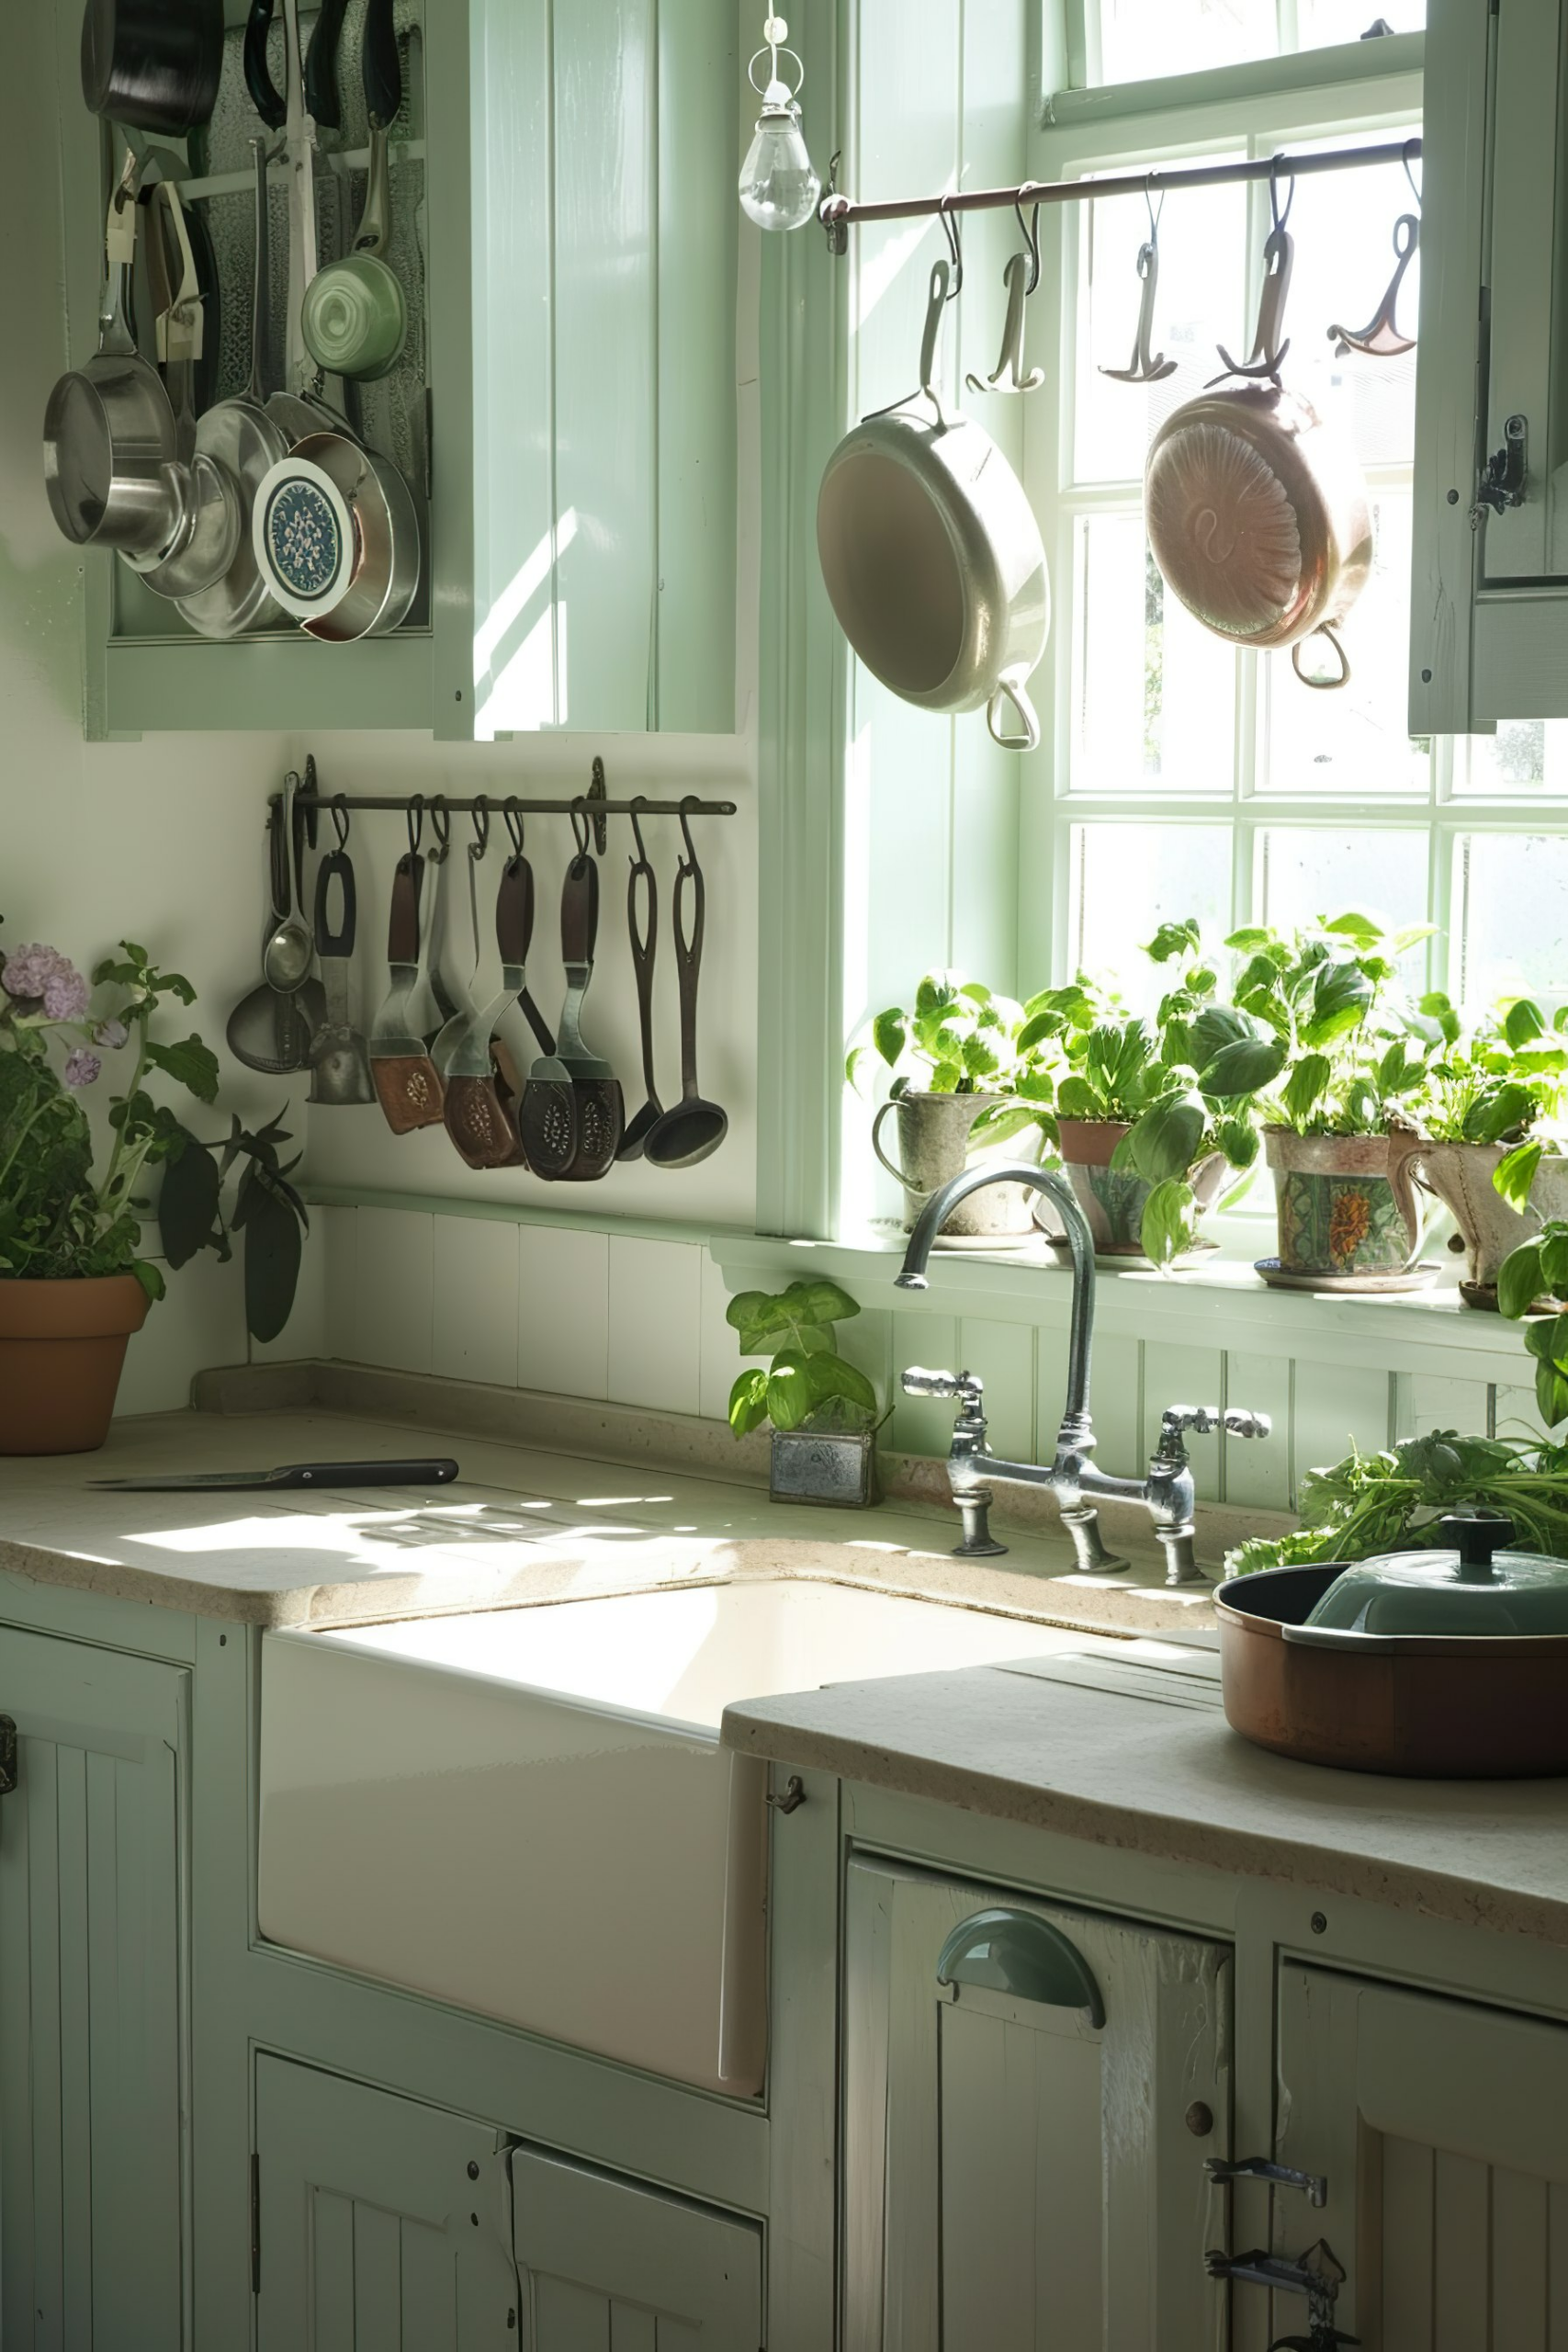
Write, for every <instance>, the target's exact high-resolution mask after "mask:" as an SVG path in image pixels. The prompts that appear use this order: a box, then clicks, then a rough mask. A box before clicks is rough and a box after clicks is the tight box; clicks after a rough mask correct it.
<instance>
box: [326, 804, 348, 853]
mask: <svg viewBox="0 0 1568 2352" xmlns="http://www.w3.org/2000/svg"><path fill="white" fill-rule="evenodd" d="M328 806H329V807H330V808H331V809H332V816H333V832H334V833H336V835H337V845H338V847H339V849H346V848H347V847H348V800H347V797H346V795H344V793H341V792H334V793H333V797H332V799H331V801H330V802H329V804H328Z"/></svg>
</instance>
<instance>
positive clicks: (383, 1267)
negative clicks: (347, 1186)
mask: <svg viewBox="0 0 1568 2352" xmlns="http://www.w3.org/2000/svg"><path fill="white" fill-rule="evenodd" d="M434 1303H435V1219H434V1217H433V1216H430V1215H429V1214H428V1213H427V1212H426V1211H424V1210H423V1209H359V1210H356V1211H355V1317H354V1319H355V1346H356V1348H357V1349H358V1351H359V1361H360V1363H378V1364H390V1365H392V1366H393V1367H394V1368H395V1369H396V1370H397V1371H399V1372H428V1371H429V1370H430V1368H431V1349H432V1345H433V1336H434Z"/></svg>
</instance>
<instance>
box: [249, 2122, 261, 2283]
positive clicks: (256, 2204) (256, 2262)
mask: <svg viewBox="0 0 1568 2352" xmlns="http://www.w3.org/2000/svg"><path fill="white" fill-rule="evenodd" d="M251 2292H252V2294H253V2295H259V2294H260V2293H261V2158H260V2156H258V2155H253V2156H252V2158H251Z"/></svg>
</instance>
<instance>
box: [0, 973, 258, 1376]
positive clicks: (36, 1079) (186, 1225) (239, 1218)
mask: <svg viewBox="0 0 1568 2352" xmlns="http://www.w3.org/2000/svg"><path fill="white" fill-rule="evenodd" d="M106 999H107V1001H105V1000H106ZM195 1001H196V990H195V989H193V988H192V986H191V984H190V982H189V981H188V980H187V979H186V978H185V977H184V975H183V974H182V973H179V972H164V971H161V970H159V968H158V967H157V966H156V965H155V964H153V962H152V959H151V957H150V956H148V954H147V951H146V949H145V948H142V947H139V946H137V945H136V944H135V943H134V941H131V940H122V941H121V942H120V951H119V954H118V956H110V957H109V958H107V960H106V961H105V962H103V963H101V964H100V965H99V966H98V967H97V968H96V970H95V971H94V973H93V976H92V978H91V981H89V980H87V979H86V978H85V977H84V975H83V974H82V973H81V972H80V971H79V970H78V969H77V968H76V967H75V966H74V965H73V963H72V962H71V960H70V958H69V957H68V956H63V955H62V954H61V953H60V951H59V949H58V948H54V947H49V946H44V945H42V944H39V943H36V942H34V943H29V944H23V945H20V946H17V947H12V948H8V949H7V948H6V947H5V946H3V945H0V1280H4V1279H6V1278H7V1277H10V1278H12V1279H20V1278H30V1279H32V1280H35V1281H36V1280H40V1279H41V1280H45V1281H52V1280H62V1281H64V1280H71V1279H73V1278H75V1279H80V1278H82V1277H84V1276H89V1275H96V1274H118V1273H133V1274H134V1275H135V1276H136V1277H137V1280H138V1281H139V1282H140V1283H141V1285H142V1287H143V1289H144V1290H146V1292H147V1293H148V1295H149V1296H150V1297H152V1298H154V1299H157V1298H161V1297H162V1296H163V1295H164V1278H163V1275H162V1273H161V1272H160V1270H159V1269H158V1267H157V1266H156V1265H154V1264H152V1262H151V1261H149V1260H148V1259H146V1258H144V1257H143V1256H142V1254H141V1219H142V1216H143V1215H145V1214H147V1213H148V1212H149V1211H150V1209H151V1203H150V1202H149V1200H148V1199H147V1198H146V1197H144V1195H143V1193H142V1189H141V1188H142V1186H143V1185H144V1183H145V1182H146V1180H147V1177H148V1174H149V1171H150V1170H154V1169H158V1170H162V1176H163V1182H162V1187H161V1191H160V1196H159V1202H158V1220H159V1226H160V1228H161V1238H162V1241H163V1246H164V1256H165V1257H166V1258H167V1260H168V1261H169V1263H170V1264H171V1265H172V1266H175V1267H178V1266H181V1265H184V1264H185V1263H186V1261H187V1260H188V1259H190V1258H192V1257H194V1256H195V1255H196V1253H197V1250H203V1249H210V1250H216V1251H217V1253H218V1255H219V1256H220V1258H224V1259H227V1258H229V1257H230V1256H231V1254H232V1243H231V1235H232V1233H233V1232H234V1231H236V1230H238V1229H240V1228H241V1227H243V1228H245V1230H246V1241H245V1305H246V1319H247V1321H248V1322H249V1324H250V1328H251V1329H252V1331H253V1333H254V1336H255V1337H257V1338H258V1339H271V1338H275V1337H276V1334H277V1332H278V1331H280V1330H281V1329H283V1326H284V1323H285V1322H286V1321H287V1320H288V1311H289V1308H290V1307H291V1306H292V1305H293V1300H294V1291H295V1286H296V1283H297V1281H298V1277H299V1255H300V1234H301V1231H302V1229H303V1227H304V1225H305V1209H304V1204H303V1203H302V1201H301V1200H300V1198H299V1193H298V1192H297V1191H296V1190H295V1188H294V1186H293V1185H292V1184H291V1183H290V1182H289V1177H290V1175H291V1173H292V1171H293V1169H294V1167H295V1166H296V1165H297V1162H296V1161H293V1160H290V1161H288V1162H287V1163H285V1162H283V1161H282V1160H281V1159H280V1157H279V1148H280V1147H281V1146H282V1145H284V1144H286V1143H287V1142H288V1136H287V1135H286V1134H285V1133H284V1131H283V1129H282V1128H281V1127H280V1126H279V1125H277V1124H276V1122H274V1123H273V1124H271V1125H268V1126H266V1127H264V1128H262V1129H261V1130H260V1131H259V1132H258V1133H256V1134H251V1133H249V1132H247V1131H246V1130H245V1129H244V1128H243V1126H242V1125H241V1124H240V1122H239V1120H238V1119H235V1120H233V1121H231V1128H230V1133H229V1135H228V1136H227V1138H226V1139H225V1140H224V1141H223V1142H222V1143H221V1144H209V1143H206V1142H203V1141H202V1140H200V1139H199V1138H198V1137H197V1136H194V1135H193V1134H192V1133H191V1132H190V1130H189V1128H188V1127H187V1126H186V1125H185V1123H184V1122H183V1121H182V1120H181V1119H180V1118H179V1117H177V1116H176V1114H175V1112H174V1111H173V1110H171V1109H170V1108H169V1106H168V1105H167V1103H162V1102H159V1101H158V1100H156V1099H155V1097H154V1095H153V1093H152V1091H150V1088H151V1087H152V1086H155V1085H157V1084H158V1083H159V1081H164V1082H166V1083H168V1084H171V1085H174V1086H175V1087H178V1088H181V1089H183V1090H184V1091H186V1093H187V1094H190V1095H193V1096H194V1097H195V1098H196V1100H197V1102H198V1103H213V1102H215V1101H216V1100H217V1095H218V1076H219V1072H218V1057H217V1056H216V1055H215V1054H214V1053H213V1052H212V1050H211V1048H210V1047H209V1046H206V1045H204V1044H203V1043H202V1041H201V1039H200V1037H199V1036H197V1035H195V1034H194V1032H193V1034H192V1035H190V1036H188V1037H183V1038H171V1037H167V1036H164V1035H159V1034H158V1032H159V1030H160V1029H161V1028H162V1027H163V1026H164V1020H163V1018H162V1016H163V1015H164V1014H166V1012H167V1011H168V1010H169V1008H170V1007H171V1006H174V1005H180V1006H185V1005H190V1004H194V1003H195ZM122 1055H123V1056H127V1057H129V1065H130V1066H129V1071H128V1073H127V1074H126V1076H125V1077H124V1079H123V1081H122V1083H121V1085H120V1087H119V1089H118V1091H115V1092H114V1093H112V1094H111V1095H110V1098H109V1101H108V1106H107V1138H106V1139H105V1140H104V1142H103V1143H102V1144H100V1143H99V1141H98V1139H97V1138H96V1136H95V1135H94V1132H93V1127H92V1125H91V1123H90V1122H89V1119H88V1116H87V1113H86V1108H85V1103H84V1097H85V1094H86V1092H87V1090H88V1089H89V1088H91V1087H94V1086H96V1084H97V1083H98V1081H99V1080H100V1079H101V1078H102V1076H103V1073H104V1066H105V1057H107V1056H114V1057H119V1056H122ZM240 1163H243V1172H242V1174H241V1176H240V1179H239V1184H238V1190H237V1195H236V1198H235V1200H234V1204H233V1207H232V1210H231V1213H229V1214H228V1215H227V1216H226V1215H225V1213H224V1207H223V1187H224V1182H225V1180H226V1179H227V1178H228V1177H229V1175H230V1173H231V1170H233V1169H234V1168H235V1167H236V1165H237V1164H240Z"/></svg>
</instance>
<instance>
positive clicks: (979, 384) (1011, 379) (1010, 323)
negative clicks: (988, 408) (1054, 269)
mask: <svg viewBox="0 0 1568 2352" xmlns="http://www.w3.org/2000/svg"><path fill="white" fill-rule="evenodd" d="M1013 209H1014V211H1015V212H1016V213H1017V214H1018V225H1019V228H1020V229H1021V231H1022V232H1023V244H1022V247H1021V250H1020V251H1019V252H1018V253H1016V254H1012V255H1011V257H1010V259H1009V261H1008V263H1007V264H1006V266H1005V267H1004V268H1003V271H1002V284H1003V285H1004V286H1005V287H1006V288H1007V290H1008V307H1007V317H1006V320H1005V321H1004V322H1003V326H1002V350H1001V357H1000V358H999V359H998V361H997V364H996V368H995V369H994V370H993V372H992V373H991V374H990V375H989V376H976V374H975V373H974V372H973V370H971V372H970V373H969V374H968V375H967V376H966V377H965V378H964V382H965V383H966V384H967V385H968V387H969V390H971V391H972V392H1032V391H1034V390H1036V389H1037V388H1038V387H1039V386H1040V385H1041V384H1043V382H1044V381H1045V371H1044V369H1043V368H1031V369H1030V371H1029V373H1028V374H1027V375H1025V374H1024V371H1023V311H1024V304H1025V303H1026V302H1027V301H1028V300H1029V298H1030V296H1031V295H1032V293H1033V291H1034V289H1035V288H1036V287H1037V286H1038V285H1039V283H1040V207H1039V206H1038V205H1036V206H1035V208H1034V222H1033V226H1032V228H1031V227H1029V226H1026V224H1025V222H1024V218H1023V206H1022V203H1021V202H1016V203H1015V204H1014V206H1013ZM943 217H944V218H945V217H946V216H945V215H944V216H943Z"/></svg>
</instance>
